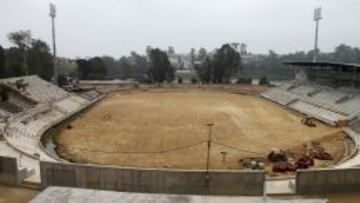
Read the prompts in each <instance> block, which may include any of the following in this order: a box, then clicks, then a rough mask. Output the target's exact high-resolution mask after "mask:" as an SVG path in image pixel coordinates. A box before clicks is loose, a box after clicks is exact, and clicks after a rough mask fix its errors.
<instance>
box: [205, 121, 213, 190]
mask: <svg viewBox="0 0 360 203" xmlns="http://www.w3.org/2000/svg"><path fill="white" fill-rule="evenodd" d="M206 125H207V126H208V127H209V135H208V147H207V157H206V177H205V178H206V183H207V185H208V186H209V183H210V174H209V169H210V150H211V134H212V131H211V130H212V127H213V126H214V123H208V124H206Z"/></svg>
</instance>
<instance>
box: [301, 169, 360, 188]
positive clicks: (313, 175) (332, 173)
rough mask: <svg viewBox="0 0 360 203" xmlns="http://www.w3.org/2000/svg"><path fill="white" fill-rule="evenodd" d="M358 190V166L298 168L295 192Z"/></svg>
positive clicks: (359, 180)
mask: <svg viewBox="0 0 360 203" xmlns="http://www.w3.org/2000/svg"><path fill="white" fill-rule="evenodd" d="M347 191H360V168H349V169H320V170H299V171H298V172H297V175H296V193H297V194H312V193H317V194H321V193H330V192H347Z"/></svg>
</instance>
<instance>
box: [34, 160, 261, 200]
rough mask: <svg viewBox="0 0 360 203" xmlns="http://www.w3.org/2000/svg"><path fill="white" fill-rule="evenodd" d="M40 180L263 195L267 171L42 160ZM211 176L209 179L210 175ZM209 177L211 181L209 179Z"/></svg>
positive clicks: (162, 190)
mask: <svg viewBox="0 0 360 203" xmlns="http://www.w3.org/2000/svg"><path fill="white" fill-rule="evenodd" d="M40 170H41V184H42V187H43V188H46V187H48V186H66V187H79V188H89V189H100V190H114V191H126V192H149V193H172V194H211V195H262V194H263V190H264V181H265V173H264V171H211V172H210V173H209V176H207V173H206V171H195V170H160V169H141V168H120V167H105V166H96V165H81V164H67V163H53V162H41V163H40ZM207 177H209V179H207ZM207 180H209V181H207Z"/></svg>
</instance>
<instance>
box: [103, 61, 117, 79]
mask: <svg viewBox="0 0 360 203" xmlns="http://www.w3.org/2000/svg"><path fill="white" fill-rule="evenodd" d="M102 60H103V62H104V63H105V66H106V70H107V77H108V78H111V79H113V78H119V77H120V75H121V70H120V69H121V67H120V64H119V61H117V60H115V59H114V58H113V57H111V56H103V57H102Z"/></svg>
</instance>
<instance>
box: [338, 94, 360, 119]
mask: <svg viewBox="0 0 360 203" xmlns="http://www.w3.org/2000/svg"><path fill="white" fill-rule="evenodd" d="M339 109H340V110H341V111H342V112H344V113H346V114H348V115H350V116H351V115H354V114H357V113H359V112H360V97H354V98H352V99H349V100H347V101H345V102H343V103H341V105H340V108H339Z"/></svg>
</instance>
